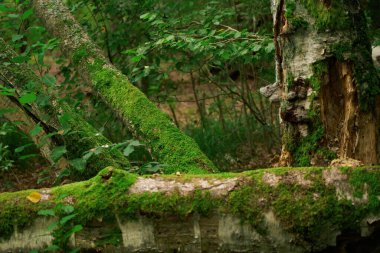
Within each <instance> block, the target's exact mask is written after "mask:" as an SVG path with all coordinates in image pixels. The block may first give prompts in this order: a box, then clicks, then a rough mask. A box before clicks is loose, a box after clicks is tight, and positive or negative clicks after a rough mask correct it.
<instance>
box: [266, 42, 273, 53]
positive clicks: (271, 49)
mask: <svg viewBox="0 0 380 253" xmlns="http://www.w3.org/2000/svg"><path fill="white" fill-rule="evenodd" d="M273 50H274V43H273V42H271V43H269V44H268V45H267V46H266V48H265V52H267V53H271V52H273Z"/></svg>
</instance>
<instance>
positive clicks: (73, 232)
mask: <svg viewBox="0 0 380 253" xmlns="http://www.w3.org/2000/svg"><path fill="white" fill-rule="evenodd" d="M82 229H83V227H82V225H75V226H74V227H73V228H72V229H71V230H70V231H69V232H67V233H66V234H65V235H64V236H63V238H64V239H67V238H69V237H70V236H72V235H73V234H75V233H76V232H79V231H81V230H82Z"/></svg>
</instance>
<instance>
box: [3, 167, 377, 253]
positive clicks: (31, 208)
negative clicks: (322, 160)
mask: <svg viewBox="0 0 380 253" xmlns="http://www.w3.org/2000/svg"><path fill="white" fill-rule="evenodd" d="M379 180H380V170H379V168H352V169H347V168H305V169H294V168H285V169H284V168H279V169H266V170H257V171H251V172H244V173H240V174H234V173H229V174H213V175H202V176H196V175H181V176H174V175H169V176H150V177H138V176H136V175H133V174H129V173H126V172H125V171H121V170H117V169H113V168H111V167H108V168H106V169H104V170H102V171H101V172H99V174H98V175H97V176H96V177H94V178H92V179H90V180H88V181H83V182H78V183H74V184H68V185H63V186H59V187H55V188H51V189H40V190H27V191H21V192H15V193H1V194H0V203H1V205H0V252H15V251H17V250H19V251H21V252H28V250H30V249H42V248H44V247H46V246H47V245H48V244H50V243H51V240H52V237H51V235H50V234H49V231H47V227H48V226H49V224H51V223H52V222H54V221H57V220H58V219H60V217H59V215H58V213H57V215H56V216H54V217H51V216H49V217H50V218H46V217H44V216H39V215H37V212H38V210H41V209H49V208H54V207H55V206H56V205H57V204H58V203H61V204H64V205H72V206H73V207H74V212H73V213H74V214H76V216H75V218H74V219H73V220H72V221H73V224H82V225H83V226H84V229H83V230H82V231H80V232H78V233H76V234H75V236H74V237H72V239H71V243H72V245H73V246H75V247H79V248H81V249H83V250H86V249H87V250H98V251H101V252H191V253H194V252H250V253H252V252H281V253H284V252H318V251H320V250H323V249H325V248H327V247H329V246H335V245H337V244H338V246H339V241H340V235H341V234H342V233H344V231H347V230H348V229H349V231H351V236H352V235H354V234H355V233H357V234H358V237H359V238H360V235H361V237H368V236H370V235H371V234H372V233H373V232H376V231H374V229H375V228H376V224H378V221H379V220H380V211H379V210H380V208H379V207H380V200H379V198H380V189H379V187H378V185H377V184H378V182H379ZM36 192H38V194H39V195H40V198H39V201H38V202H37V203H32V202H31V201H29V200H28V199H27V197H28V196H30V195H31V194H32V193H33V194H36ZM63 216H65V215H64V214H63ZM354 232H355V233H354ZM343 238H344V237H343ZM350 238H351V239H352V238H353V237H350ZM377 243H379V242H378V241H377ZM367 246H368V247H369V245H367ZM377 246H379V244H377Z"/></svg>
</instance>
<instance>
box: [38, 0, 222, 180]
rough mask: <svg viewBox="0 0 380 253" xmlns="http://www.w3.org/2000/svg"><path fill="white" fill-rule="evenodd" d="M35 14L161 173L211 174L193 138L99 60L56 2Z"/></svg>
mask: <svg viewBox="0 0 380 253" xmlns="http://www.w3.org/2000/svg"><path fill="white" fill-rule="evenodd" d="M31 3H32V6H33V7H34V10H35V12H36V15H37V16H38V17H39V18H40V19H41V20H42V22H43V23H44V25H45V27H46V29H47V30H48V31H49V32H50V33H51V34H53V35H54V36H57V37H58V38H60V39H61V49H62V50H63V52H64V53H65V54H66V55H67V56H69V57H70V59H71V60H72V63H73V64H74V65H75V66H76V68H77V70H78V72H79V75H81V77H82V78H83V80H84V81H85V83H86V84H88V85H90V86H92V87H93V88H94V89H95V90H96V91H97V93H98V94H99V96H100V97H101V98H102V100H103V101H104V102H105V103H106V104H107V105H108V106H109V107H110V108H111V109H112V110H113V111H114V112H115V113H116V114H117V115H118V116H119V118H120V119H121V120H122V121H123V122H124V124H125V125H127V126H128V128H129V130H130V131H131V132H132V133H133V134H134V135H135V137H136V138H139V139H142V140H143V141H144V142H145V144H146V146H147V147H148V149H149V151H151V153H152V155H153V157H154V158H155V159H156V160H157V161H158V162H160V163H162V164H165V165H166V166H165V168H164V171H165V172H166V173H172V172H176V171H183V172H190V173H204V172H206V171H209V172H211V171H213V172H214V171H217V169H216V168H215V166H214V164H213V163H212V162H211V161H210V160H209V159H208V158H207V157H206V155H205V154H203V153H202V151H201V150H200V148H199V147H198V145H197V144H196V143H195V141H194V140H193V139H191V138H190V137H188V136H186V135H185V134H184V133H182V132H181V131H180V130H179V129H178V128H177V127H176V126H175V125H174V123H173V122H172V121H171V120H170V118H169V116H168V115H166V114H165V113H163V112H161V111H160V110H159V109H158V108H157V107H156V106H155V105H154V104H153V103H152V102H151V101H149V99H148V98H147V97H146V96H145V95H144V94H143V93H142V92H141V91H140V90H139V89H138V88H136V87H135V86H134V85H132V84H131V83H130V82H129V80H128V78H127V77H126V76H124V75H123V74H122V73H121V72H120V71H119V70H117V69H116V68H115V67H114V66H113V65H112V64H110V63H109V61H108V60H107V59H106V57H104V55H103V54H102V52H101V51H100V49H99V48H98V47H97V46H96V45H95V44H94V43H93V42H92V41H91V39H90V38H89V36H88V35H87V34H86V32H85V31H84V30H83V29H82V28H81V27H80V25H79V24H78V23H77V22H76V20H75V19H74V17H73V16H72V15H71V13H70V10H69V9H68V8H67V7H66V6H65V5H64V3H63V1H61V0H33V1H31Z"/></svg>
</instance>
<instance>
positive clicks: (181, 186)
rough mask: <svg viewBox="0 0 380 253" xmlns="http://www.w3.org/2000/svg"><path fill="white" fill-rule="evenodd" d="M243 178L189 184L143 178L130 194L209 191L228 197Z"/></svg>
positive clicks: (157, 178) (134, 185)
mask: <svg viewBox="0 0 380 253" xmlns="http://www.w3.org/2000/svg"><path fill="white" fill-rule="evenodd" d="M241 181H242V179H241V178H238V177H236V178H228V179H203V178H194V179H192V180H191V181H189V182H179V181H176V180H167V179H166V180H165V179H164V178H159V177H156V178H143V177H140V178H138V179H137V181H136V183H135V184H133V186H131V188H130V189H129V193H131V194H134V193H144V192H161V193H174V192H178V193H179V194H181V195H184V196H188V195H190V194H192V193H194V192H195V191H196V190H208V191H209V192H210V194H211V196H213V197H222V196H227V195H228V193H229V192H230V191H232V190H233V189H235V188H236V187H237V186H238V185H239V184H240V182H241Z"/></svg>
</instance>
